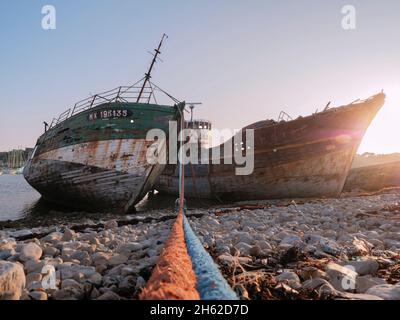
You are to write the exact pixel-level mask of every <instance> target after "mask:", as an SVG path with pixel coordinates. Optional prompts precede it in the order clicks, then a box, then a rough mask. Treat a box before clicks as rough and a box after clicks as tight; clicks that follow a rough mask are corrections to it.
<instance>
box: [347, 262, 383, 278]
mask: <svg viewBox="0 0 400 320" xmlns="http://www.w3.org/2000/svg"><path fill="white" fill-rule="evenodd" d="M345 264H346V265H350V266H353V267H354V268H355V271H356V272H357V273H358V274H359V275H360V276H365V275H368V274H374V273H376V272H377V271H378V269H379V263H378V262H377V261H376V260H374V259H367V260H360V261H347V262H346V263H345Z"/></svg>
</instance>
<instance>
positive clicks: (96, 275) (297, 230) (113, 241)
mask: <svg viewBox="0 0 400 320" xmlns="http://www.w3.org/2000/svg"><path fill="white" fill-rule="evenodd" d="M187 217H188V219H189V222H190V224H191V226H192V228H193V230H194V232H195V233H196V235H197V236H198V238H199V239H200V240H201V242H202V244H203V246H204V247H205V249H206V250H207V251H208V252H209V253H210V255H211V256H212V257H213V259H214V261H215V263H216V264H217V265H218V267H219V268H220V270H221V272H222V274H223V275H224V277H225V279H226V280H227V281H228V283H229V285H230V286H231V287H232V289H233V290H234V291H235V292H236V293H237V295H238V297H239V298H240V299H243V300H252V299H273V300H281V299H291V300H297V299H319V300H321V299H346V300H381V299H383V300H399V299H400V191H398V190H389V191H386V192H381V193H377V194H370V195H357V196H355V195H345V196H343V197H342V198H340V199H315V200H279V201H265V202H256V203H255V202H242V203H234V204H232V205H229V206H228V205H225V206H212V207H210V208H208V209H188V211H187ZM109 218H110V216H106V218H104V216H103V218H102V216H101V215H98V219H97V220H96V219H82V220H81V221H74V222H70V223H64V224H61V223H57V224H55V225H51V223H48V224H46V226H45V227H34V228H28V227H19V228H15V227H13V225H12V224H11V225H7V226H5V225H3V227H2V228H1V229H0V298H1V299H21V300H48V299H51V300H82V299H91V300H94V299H98V300H125V299H137V298H138V297H139V294H140V292H141V291H142V289H143V288H144V287H145V286H146V282H147V281H148V279H149V278H150V275H151V272H152V270H153V268H154V266H155V264H156V263H157V261H158V259H159V256H160V253H161V252H162V249H163V245H164V243H165V242H166V240H167V239H168V236H169V233H170V230H171V227H172V225H173V223H174V220H175V213H174V212H173V210H165V209H164V210H154V211H147V212H144V213H139V214H132V215H127V216H119V217H116V218H115V217H114V218H113V219H109ZM49 266H50V268H49ZM51 268H54V271H55V275H54V278H55V282H54V283H52V285H51V286H47V285H46V283H47V282H46V281H44V280H45V279H48V277H49V274H48V272H49V271H48V270H49V269H51Z"/></svg>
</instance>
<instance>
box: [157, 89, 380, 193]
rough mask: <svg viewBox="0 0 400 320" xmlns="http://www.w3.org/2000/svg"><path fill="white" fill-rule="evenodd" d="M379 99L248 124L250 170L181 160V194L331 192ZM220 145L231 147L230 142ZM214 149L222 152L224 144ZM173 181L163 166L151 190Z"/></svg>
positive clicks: (170, 186)
mask: <svg viewBox="0 0 400 320" xmlns="http://www.w3.org/2000/svg"><path fill="white" fill-rule="evenodd" d="M384 100H385V96H384V94H378V95H376V96H374V97H371V98H370V99H368V100H365V101H361V102H359V103H354V104H350V105H348V106H344V107H339V108H335V109H331V110H329V111H326V112H322V113H318V114H314V115H312V116H309V117H304V118H299V119H296V120H293V121H289V122H281V123H277V124H272V125H271V124H268V123H267V122H258V123H255V124H253V125H250V126H248V127H246V128H248V129H251V128H253V129H254V138H255V144H254V172H253V173H252V174H250V175H247V176H238V175H236V174H235V168H236V166H235V165H229V164H221V165H218V164H210V165H207V164H192V165H187V166H186V168H185V175H186V181H185V195H186V196H187V197H197V198H211V199H215V198H217V199H226V200H257V199H279V198H313V197H337V196H339V195H340V193H341V192H342V189H343V186H344V183H345V180H346V177H347V175H348V172H349V170H350V167H351V163H352V161H353V158H354V155H355V153H356V152H357V149H358V146H359V144H360V142H361V140H362V137H363V136H364V133H365V131H366V130H367V128H368V126H369V124H370V123H371V121H372V120H373V118H374V117H375V115H376V113H377V112H378V111H379V109H380V108H381V107H382V106H383V104H384ZM243 141H245V139H243ZM226 144H230V145H231V146H232V145H233V141H232V140H229V141H227V142H226ZM216 148H220V150H221V154H222V151H223V149H224V146H223V145H222V146H219V147H216ZM210 154H212V149H211V150H210ZM221 162H222V160H221ZM178 185H179V179H178V174H177V168H176V167H175V166H172V165H168V166H167V168H166V170H165V171H164V172H163V174H162V175H161V176H160V178H159V181H158V183H157V185H156V189H157V190H158V191H160V192H164V193H169V194H178Z"/></svg>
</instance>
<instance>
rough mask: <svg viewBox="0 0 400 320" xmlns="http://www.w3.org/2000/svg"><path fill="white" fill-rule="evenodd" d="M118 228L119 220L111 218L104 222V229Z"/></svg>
mask: <svg viewBox="0 0 400 320" xmlns="http://www.w3.org/2000/svg"><path fill="white" fill-rule="evenodd" d="M116 228H118V222H117V221H116V220H110V221H107V222H106V223H104V229H116Z"/></svg>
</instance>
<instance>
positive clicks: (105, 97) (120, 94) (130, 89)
mask: <svg viewBox="0 0 400 320" xmlns="http://www.w3.org/2000/svg"><path fill="white" fill-rule="evenodd" d="M143 80H144V79H141V80H139V81H138V82H136V83H135V84H133V85H131V86H120V87H117V88H114V89H112V90H108V91H104V92H102V93H98V94H95V95H93V96H91V97H88V98H86V99H83V100H80V101H78V102H77V103H75V105H74V106H73V107H72V108H69V109H68V110H66V111H64V112H63V113H61V114H60V115H59V116H58V117H57V118H53V120H52V121H51V124H50V125H49V127H48V129H51V128H53V127H55V126H57V125H58V124H60V123H61V122H63V121H65V120H67V119H68V118H70V117H72V116H74V115H76V114H78V113H81V112H83V111H86V110H89V109H92V108H94V107H96V106H98V105H101V104H104V103H115V102H141V103H150V102H151V101H154V102H155V103H156V104H157V99H156V96H155V93H154V92H155V90H158V91H161V92H163V93H164V94H166V95H167V96H168V97H169V98H171V99H173V100H174V102H179V101H178V100H177V99H175V98H173V97H172V96H170V95H168V94H167V93H166V92H165V91H163V90H162V89H160V88H159V87H158V86H156V85H155V84H153V83H152V82H150V81H148V84H147V86H146V87H145V88H144V90H143V91H142V94H141V96H140V99H139V94H140V92H141V88H142V86H141V85H140V86H139V83H140V82H141V81H143Z"/></svg>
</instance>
